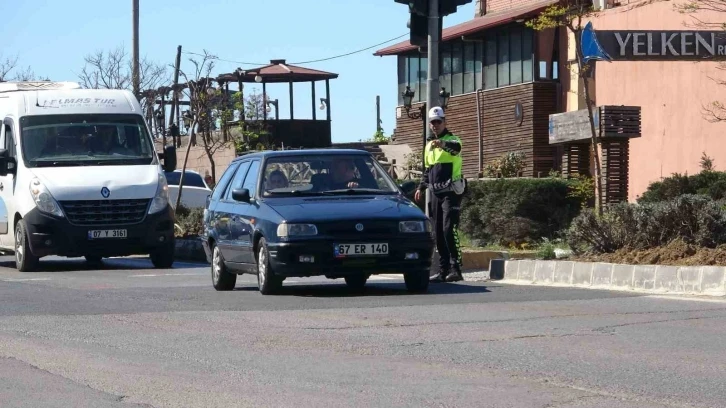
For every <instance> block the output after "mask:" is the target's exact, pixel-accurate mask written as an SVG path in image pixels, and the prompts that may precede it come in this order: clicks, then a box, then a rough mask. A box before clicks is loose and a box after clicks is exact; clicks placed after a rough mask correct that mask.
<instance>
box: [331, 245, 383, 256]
mask: <svg viewBox="0 0 726 408" xmlns="http://www.w3.org/2000/svg"><path fill="white" fill-rule="evenodd" d="M367 255H368V256H370V255H388V244H385V243H376V244H335V256H336V257H345V256H367Z"/></svg>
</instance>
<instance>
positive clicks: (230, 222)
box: [215, 160, 250, 262]
mask: <svg viewBox="0 0 726 408" xmlns="http://www.w3.org/2000/svg"><path fill="white" fill-rule="evenodd" d="M249 168H250V161H249V160H247V161H243V162H241V163H240V165H239V168H238V169H237V172H235V174H234V177H233V178H232V181H231V182H230V183H229V185H228V186H227V188H226V189H225V192H224V194H223V195H222V198H221V199H220V200H219V202H218V203H217V207H216V209H215V213H216V216H217V225H218V228H217V229H216V231H215V232H216V233H217V245H218V246H219V251H220V252H222V256H223V257H224V259H225V260H226V261H227V262H235V259H239V255H238V252H239V251H240V248H239V243H238V242H237V238H238V237H239V235H240V232H239V231H238V227H237V226H235V222H236V220H237V219H239V214H238V213H237V212H236V211H237V208H236V202H235V201H234V200H233V199H232V190H234V189H236V188H240V187H241V186H242V183H243V182H244V179H245V176H246V175H247V170H248V169H249Z"/></svg>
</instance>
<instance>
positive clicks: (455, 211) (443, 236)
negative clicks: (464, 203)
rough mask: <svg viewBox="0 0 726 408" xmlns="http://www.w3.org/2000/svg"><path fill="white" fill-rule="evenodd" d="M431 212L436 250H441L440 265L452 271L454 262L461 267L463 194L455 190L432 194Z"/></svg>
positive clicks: (442, 268) (443, 268)
mask: <svg viewBox="0 0 726 408" xmlns="http://www.w3.org/2000/svg"><path fill="white" fill-rule="evenodd" d="M429 214H430V215H431V220H432V221H433V223H434V231H435V233H436V250H437V251H438V252H439V266H440V268H441V270H442V271H446V272H448V271H450V270H451V265H452V264H453V265H454V266H455V268H457V270H458V269H459V268H461V263H462V255H461V248H460V246H459V218H460V214H461V196H460V195H456V194H455V193H453V192H448V193H443V194H439V195H438V196H437V195H436V194H432V195H431V202H430V207H429Z"/></svg>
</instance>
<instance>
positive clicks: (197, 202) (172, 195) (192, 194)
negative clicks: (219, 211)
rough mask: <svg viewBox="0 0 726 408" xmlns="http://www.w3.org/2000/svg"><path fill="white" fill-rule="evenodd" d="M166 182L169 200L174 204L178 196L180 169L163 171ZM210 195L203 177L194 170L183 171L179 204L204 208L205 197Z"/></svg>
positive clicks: (210, 192)
mask: <svg viewBox="0 0 726 408" xmlns="http://www.w3.org/2000/svg"><path fill="white" fill-rule="evenodd" d="M164 175H165V176H166V182H167V183H168V184H169V201H170V202H171V205H172V206H174V205H176V198H177V197H178V196H179V181H180V180H181V175H182V172H181V170H175V171H171V172H166V173H164ZM210 195H212V189H211V188H209V186H208V185H207V183H206V182H205V181H204V178H202V176H201V175H200V174H199V173H197V172H196V171H194V170H185V171H184V188H183V189H182V196H181V205H183V206H184V207H186V208H204V206H205V205H207V198H209V196H210Z"/></svg>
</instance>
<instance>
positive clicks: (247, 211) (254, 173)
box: [230, 160, 260, 264]
mask: <svg viewBox="0 0 726 408" xmlns="http://www.w3.org/2000/svg"><path fill="white" fill-rule="evenodd" d="M259 178H260V161H259V160H253V161H252V163H250V168H249V170H248V171H247V175H246V176H245V179H244V182H243V183H242V185H241V187H237V188H246V189H247V190H248V191H249V192H250V202H249V203H244V202H239V201H236V202H235V204H234V212H235V214H236V216H235V217H233V218H232V230H233V231H234V232H233V239H234V240H235V246H236V247H237V250H236V251H235V254H236V256H235V258H234V259H233V261H232V262H236V263H241V264H253V263H255V258H254V254H253V253H252V232H253V231H254V225H253V224H252V219H253V218H255V217H256V216H257V209H258V204H257V202H256V200H255V199H256V198H257V186H258V185H259ZM231 194H232V193H231V191H230V195H231Z"/></svg>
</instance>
